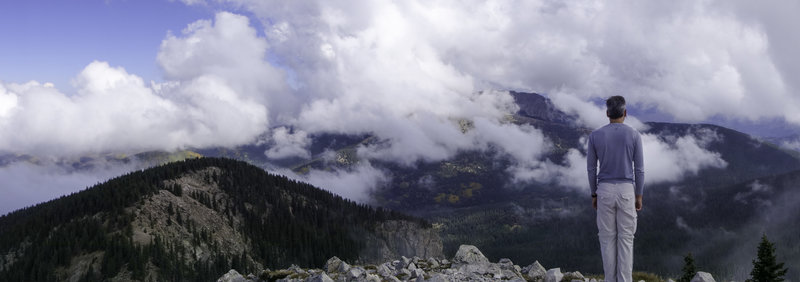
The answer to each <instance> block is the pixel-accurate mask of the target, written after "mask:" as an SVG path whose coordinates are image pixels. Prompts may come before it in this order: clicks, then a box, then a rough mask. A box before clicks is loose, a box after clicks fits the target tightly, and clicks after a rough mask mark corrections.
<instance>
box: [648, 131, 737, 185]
mask: <svg viewBox="0 0 800 282" xmlns="http://www.w3.org/2000/svg"><path fill="white" fill-rule="evenodd" d="M703 143H704V142H703V138H700V139H698V138H695V137H694V136H692V135H685V136H681V137H673V138H672V140H670V141H667V142H665V141H662V140H659V138H658V137H657V136H655V135H652V134H642V145H643V147H644V156H645V161H644V168H645V183H659V182H672V181H676V180H680V179H683V178H684V177H686V176H689V175H696V174H697V173H698V172H699V171H700V170H701V169H704V168H724V167H726V166H727V165H728V163H727V162H725V160H723V159H722V156H721V155H720V154H719V153H717V152H712V151H708V150H707V149H705V148H704V144H703Z"/></svg>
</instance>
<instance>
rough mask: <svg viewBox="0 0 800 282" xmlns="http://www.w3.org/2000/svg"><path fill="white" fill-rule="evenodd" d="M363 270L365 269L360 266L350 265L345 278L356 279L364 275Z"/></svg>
mask: <svg viewBox="0 0 800 282" xmlns="http://www.w3.org/2000/svg"><path fill="white" fill-rule="evenodd" d="M365 272H366V271H364V269H363V268H361V267H351V268H350V270H348V271H347V278H349V279H356V278H359V277H361V276H362V275H364V273H365Z"/></svg>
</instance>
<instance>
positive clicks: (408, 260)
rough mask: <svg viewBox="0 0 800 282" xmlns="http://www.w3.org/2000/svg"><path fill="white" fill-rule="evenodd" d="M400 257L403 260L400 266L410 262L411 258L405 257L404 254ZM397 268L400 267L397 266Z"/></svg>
mask: <svg viewBox="0 0 800 282" xmlns="http://www.w3.org/2000/svg"><path fill="white" fill-rule="evenodd" d="M400 259H401V260H402V261H403V266H402V267H407V266H408V264H409V263H411V259H410V258H407V257H405V256H402V257H400ZM398 268H401V267H398Z"/></svg>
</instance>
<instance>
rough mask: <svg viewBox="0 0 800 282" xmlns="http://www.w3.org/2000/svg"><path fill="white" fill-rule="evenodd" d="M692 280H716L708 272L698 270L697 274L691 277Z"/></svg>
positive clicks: (714, 281) (703, 281)
mask: <svg viewBox="0 0 800 282" xmlns="http://www.w3.org/2000/svg"><path fill="white" fill-rule="evenodd" d="M692 282H716V280H714V277H713V276H711V274H710V273H708V272H702V271H698V272H697V274H695V275H694V277H692Z"/></svg>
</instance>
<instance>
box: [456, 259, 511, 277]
mask: <svg viewBox="0 0 800 282" xmlns="http://www.w3.org/2000/svg"><path fill="white" fill-rule="evenodd" d="M458 272H460V273H462V274H465V275H473V274H474V275H476V276H478V277H491V278H494V279H500V278H502V277H503V270H502V269H501V268H500V266H499V265H497V264H494V263H488V262H486V263H473V264H465V265H462V266H461V267H460V268H458Z"/></svg>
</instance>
